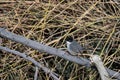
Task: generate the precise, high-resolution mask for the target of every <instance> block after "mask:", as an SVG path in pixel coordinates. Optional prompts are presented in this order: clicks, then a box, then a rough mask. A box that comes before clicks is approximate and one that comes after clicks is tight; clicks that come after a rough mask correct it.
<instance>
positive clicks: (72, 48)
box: [67, 40, 84, 55]
mask: <svg viewBox="0 0 120 80" xmlns="http://www.w3.org/2000/svg"><path fill="white" fill-rule="evenodd" d="M67 49H68V51H69V52H70V53H71V54H72V55H77V54H80V53H81V52H82V51H84V48H83V47H82V46H81V45H80V44H79V43H77V42H76V41H74V40H73V41H71V42H70V41H67Z"/></svg>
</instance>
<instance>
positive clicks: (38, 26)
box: [0, 0, 120, 80]
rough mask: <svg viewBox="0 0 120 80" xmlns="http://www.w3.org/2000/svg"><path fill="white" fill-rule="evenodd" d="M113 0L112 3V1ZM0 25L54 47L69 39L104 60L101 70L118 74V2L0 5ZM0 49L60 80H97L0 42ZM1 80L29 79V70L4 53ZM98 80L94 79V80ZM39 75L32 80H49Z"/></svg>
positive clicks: (71, 66) (70, 0)
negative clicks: (37, 63)
mask: <svg viewBox="0 0 120 80" xmlns="http://www.w3.org/2000/svg"><path fill="white" fill-rule="evenodd" d="M116 1H117V0H116ZM0 3H1V5H0V25H1V27H4V26H5V27H6V28H7V29H8V30H10V31H12V32H14V33H16V34H19V35H22V36H25V37H27V38H29V39H32V40H35V41H39V42H42V43H44V44H47V45H49V46H53V47H56V48H65V47H66V45H65V38H66V37H67V36H73V37H74V38H75V39H76V40H77V41H78V42H79V43H80V44H82V45H83V46H87V47H90V48H93V51H92V52H91V53H92V54H98V55H104V56H103V57H102V58H103V61H104V63H105V65H106V66H107V67H109V68H111V69H113V70H116V71H119V70H120V67H119V66H120V45H119V44H120V21H119V20H120V2H118V3H115V2H113V1H104V0H99V1H97V0H96V1H94V0H93V1H92V0H82V1H80V0H41V1H40V3H35V2H34V1H22V0H21V1H19V2H17V3H16V2H14V1H13V0H12V1H10V2H9V1H8V2H6V3H2V2H0ZM2 45H4V46H6V47H9V48H10V49H15V50H18V51H20V52H26V53H28V54H29V55H30V56H31V57H33V58H35V59H36V60H37V61H43V63H44V64H45V65H46V66H47V67H49V68H51V69H53V70H54V72H56V73H58V74H59V75H61V80H66V79H69V80H100V77H99V75H98V73H97V72H96V71H94V70H90V69H86V68H85V67H83V66H80V65H77V64H75V63H72V62H69V61H66V60H64V59H61V58H59V57H56V56H53V55H47V54H44V53H41V54H40V53H39V52H37V51H35V50H33V49H31V48H29V47H26V46H24V45H21V44H19V43H16V42H12V41H9V40H6V39H4V40H3V43H2ZM0 58H1V59H0V78H1V80H33V77H34V72H35V67H34V65H33V64H32V63H31V62H27V61H25V60H24V59H23V58H20V57H18V56H15V55H11V54H9V53H6V52H1V54H0ZM98 77H99V78H98ZM49 79H50V77H49V76H48V75H46V74H44V72H42V71H40V72H39V79H38V80H49Z"/></svg>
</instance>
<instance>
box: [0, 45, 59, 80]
mask: <svg viewBox="0 0 120 80" xmlns="http://www.w3.org/2000/svg"><path fill="white" fill-rule="evenodd" d="M0 50H4V51H7V52H10V53H12V54H15V55H18V56H20V57H22V58H24V59H26V60H28V61H31V62H32V63H33V64H34V65H35V66H37V67H39V68H42V70H43V71H44V72H46V73H47V74H49V75H50V76H52V77H53V78H54V79H55V80H59V79H58V78H57V77H56V76H55V75H54V74H55V73H53V72H52V71H51V70H50V69H48V68H47V67H45V66H43V65H42V64H40V63H39V62H37V61H36V60H34V59H33V58H31V57H30V56H28V55H26V54H25V53H20V52H18V51H15V50H11V49H9V48H7V47H2V46H0Z"/></svg>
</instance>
